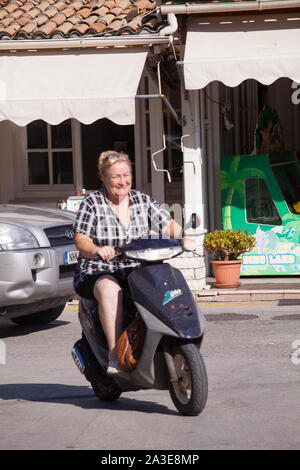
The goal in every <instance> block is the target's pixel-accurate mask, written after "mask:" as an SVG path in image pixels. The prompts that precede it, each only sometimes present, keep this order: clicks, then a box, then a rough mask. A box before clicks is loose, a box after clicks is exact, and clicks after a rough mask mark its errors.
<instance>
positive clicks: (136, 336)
mask: <svg viewBox="0 0 300 470" xmlns="http://www.w3.org/2000/svg"><path fill="white" fill-rule="evenodd" d="M145 336H146V326H145V323H144V322H143V320H142V319H141V317H140V316H137V317H136V318H135V319H134V320H133V321H132V322H131V323H130V324H129V325H128V326H127V328H126V330H125V331H123V333H122V335H121V336H120V338H119V340H118V343H117V354H118V365H119V368H120V369H121V370H123V371H126V372H130V371H132V370H134V369H135V368H136V366H137V363H138V360H139V358H140V355H141V352H142V349H143V345H144V341H145Z"/></svg>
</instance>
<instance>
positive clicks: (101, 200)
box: [74, 187, 170, 285]
mask: <svg viewBox="0 0 300 470" xmlns="http://www.w3.org/2000/svg"><path fill="white" fill-rule="evenodd" d="M129 210H130V223H129V227H128V229H126V227H125V226H124V225H123V224H122V222H121V221H120V220H119V218H118V216H117V215H116V213H115V211H114V209H113V206H112V204H111V203H110V201H109V199H108V194H107V191H106V189H105V188H104V187H103V188H100V189H99V190H97V191H93V192H91V193H89V194H88V195H87V196H86V197H85V198H84V199H83V200H82V202H81V205H80V208H79V211H78V214H77V218H76V222H75V224H74V230H75V232H79V233H83V234H84V235H86V236H87V237H89V238H90V239H91V240H92V241H93V242H94V244H95V245H97V246H106V245H110V246H112V247H114V248H118V247H120V246H122V245H124V244H125V243H130V242H131V241H132V240H135V239H137V238H140V237H143V236H147V235H148V234H149V232H150V231H153V232H156V233H161V231H162V230H163V229H164V227H165V226H166V225H167V224H168V222H169V221H170V214H169V212H168V211H166V210H165V209H163V208H162V207H160V206H159V204H158V203H157V202H156V201H155V200H154V199H152V198H151V197H150V196H148V195H147V194H144V193H142V192H140V191H136V190H131V191H130V192H129ZM138 265H139V263H137V262H136V261H133V260H124V259H122V260H121V259H118V258H116V260H114V261H110V262H107V261H103V260H99V261H94V260H91V259H88V258H85V257H84V256H82V255H80V256H79V259H78V263H77V266H76V270H75V275H74V283H75V285H76V283H77V282H79V281H82V280H83V279H84V277H85V275H87V274H97V273H98V272H102V271H104V272H115V271H117V270H119V269H122V268H132V267H137V266H138Z"/></svg>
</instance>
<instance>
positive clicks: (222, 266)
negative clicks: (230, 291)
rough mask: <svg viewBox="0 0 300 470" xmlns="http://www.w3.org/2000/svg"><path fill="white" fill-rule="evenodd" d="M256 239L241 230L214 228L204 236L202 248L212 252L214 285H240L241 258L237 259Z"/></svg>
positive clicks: (223, 286) (222, 286)
mask: <svg viewBox="0 0 300 470" xmlns="http://www.w3.org/2000/svg"><path fill="white" fill-rule="evenodd" d="M255 243H256V239H255V237H252V236H251V233H246V232H243V231H242V230H215V231H214V232H210V233H208V234H206V235H205V237H204V248H205V249H206V250H207V251H209V252H211V253H213V254H214V259H213V260H211V263H212V266H213V271H214V276H215V279H216V287H220V288H234V287H238V286H239V285H240V282H239V281H240V270H241V263H242V260H241V259H238V258H239V256H241V255H242V254H243V253H247V252H248V251H250V250H252V248H253V247H254V246H255Z"/></svg>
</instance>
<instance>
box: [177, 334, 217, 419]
mask: <svg viewBox="0 0 300 470" xmlns="http://www.w3.org/2000/svg"><path fill="white" fill-rule="evenodd" d="M172 355H173V360H174V365H175V370H176V373H177V377H178V382H170V383H169V391H170V395H171V398H172V401H173V403H174V405H175V406H176V408H177V410H178V411H179V412H180V413H181V414H183V415H185V416H197V415H199V414H200V413H201V411H203V409H204V408H205V405H206V401H207V394H208V381H207V374H206V368H205V364H204V361H203V358H202V356H201V353H200V352H199V350H198V348H197V347H196V346H195V344H193V343H187V344H179V345H176V346H174V348H173V351H172Z"/></svg>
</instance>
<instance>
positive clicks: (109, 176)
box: [103, 162, 132, 200]
mask: <svg viewBox="0 0 300 470" xmlns="http://www.w3.org/2000/svg"><path fill="white" fill-rule="evenodd" d="M103 183H104V186H105V188H106V189H107V192H108V195H109V198H110V199H112V200H117V199H118V198H122V197H124V196H127V194H128V193H129V191H130V189H131V184H132V176H131V170H130V167H129V166H128V165H127V163H126V162H116V163H114V164H113V165H112V166H111V167H109V168H108V170H107V171H106V173H105V176H104V177H103Z"/></svg>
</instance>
